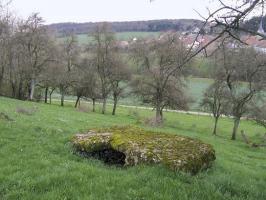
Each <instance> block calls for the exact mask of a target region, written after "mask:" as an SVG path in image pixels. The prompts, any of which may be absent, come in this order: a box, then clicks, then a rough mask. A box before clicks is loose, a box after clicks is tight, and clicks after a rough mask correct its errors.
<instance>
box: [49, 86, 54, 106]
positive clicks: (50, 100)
mask: <svg viewBox="0 0 266 200" xmlns="http://www.w3.org/2000/svg"><path fill="white" fill-rule="evenodd" d="M54 91H55V88H52V91H51V92H49V103H50V104H52V94H53V93H54Z"/></svg>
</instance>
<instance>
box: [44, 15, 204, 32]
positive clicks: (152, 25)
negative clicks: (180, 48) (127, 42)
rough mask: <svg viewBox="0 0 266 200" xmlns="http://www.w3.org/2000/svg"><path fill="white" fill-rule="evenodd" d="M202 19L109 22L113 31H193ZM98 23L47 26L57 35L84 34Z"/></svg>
mask: <svg viewBox="0 0 266 200" xmlns="http://www.w3.org/2000/svg"><path fill="white" fill-rule="evenodd" d="M202 23H203V22H202V21H200V20H196V19H175V20H151V21H130V22H129V21H128V22H110V24H111V26H112V28H113V31H115V32H133V31H134V32H141V31H143V32H157V31H158V32H160V31H168V30H175V31H193V30H194V29H195V28H197V27H198V28H200V27H201V25H202ZM98 24H99V23H98V22H97V23H93V22H88V23H58V24H51V25H49V27H50V28H51V29H52V30H54V31H55V32H56V33H57V34H58V35H63V34H66V33H69V32H74V33H76V34H86V33H88V32H90V31H92V30H94V28H95V26H97V25H98Z"/></svg>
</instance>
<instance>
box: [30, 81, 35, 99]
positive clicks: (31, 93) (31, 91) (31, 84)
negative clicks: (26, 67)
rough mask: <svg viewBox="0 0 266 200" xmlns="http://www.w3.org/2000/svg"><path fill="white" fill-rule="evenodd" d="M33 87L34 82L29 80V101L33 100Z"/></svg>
mask: <svg viewBox="0 0 266 200" xmlns="http://www.w3.org/2000/svg"><path fill="white" fill-rule="evenodd" d="M35 85H36V83H35V80H34V79H32V80H31V83H30V98H29V99H30V101H32V100H33V98H34V92H35Z"/></svg>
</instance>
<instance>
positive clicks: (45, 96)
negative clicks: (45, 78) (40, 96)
mask: <svg viewBox="0 0 266 200" xmlns="http://www.w3.org/2000/svg"><path fill="white" fill-rule="evenodd" d="M48 90H49V87H46V88H45V94H44V103H47V102H48Z"/></svg>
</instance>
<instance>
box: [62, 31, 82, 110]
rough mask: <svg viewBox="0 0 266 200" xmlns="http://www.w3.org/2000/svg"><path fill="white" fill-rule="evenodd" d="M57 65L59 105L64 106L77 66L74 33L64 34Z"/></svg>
mask: <svg viewBox="0 0 266 200" xmlns="http://www.w3.org/2000/svg"><path fill="white" fill-rule="evenodd" d="M58 56H59V57H58V61H59V63H58V65H59V66H61V68H60V69H58V82H57V84H58V87H59V91H60V94H61V106H64V100H65V95H66V93H67V90H68V89H69V88H70V87H71V86H73V84H74V82H76V80H75V72H74V69H75V67H76V66H77V62H78V61H77V60H78V56H79V47H78V44H77V39H76V36H75V35H74V34H70V35H67V36H66V39H65V40H64V41H63V43H61V44H60V46H59V55H58Z"/></svg>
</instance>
